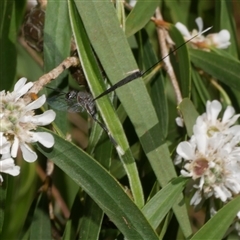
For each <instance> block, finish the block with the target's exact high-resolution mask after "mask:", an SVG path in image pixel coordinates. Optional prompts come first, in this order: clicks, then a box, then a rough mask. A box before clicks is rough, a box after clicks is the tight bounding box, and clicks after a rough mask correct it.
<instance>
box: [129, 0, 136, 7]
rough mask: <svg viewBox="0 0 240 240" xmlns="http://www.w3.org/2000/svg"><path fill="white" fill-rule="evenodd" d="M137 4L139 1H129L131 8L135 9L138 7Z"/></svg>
mask: <svg viewBox="0 0 240 240" xmlns="http://www.w3.org/2000/svg"><path fill="white" fill-rule="evenodd" d="M136 3H137V0H130V1H129V5H130V6H131V7H134V6H135V5H136Z"/></svg>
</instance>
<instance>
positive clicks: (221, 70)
mask: <svg viewBox="0 0 240 240" xmlns="http://www.w3.org/2000/svg"><path fill="white" fill-rule="evenodd" d="M189 52H190V57H191V61H192V62H193V63H194V65H195V66H196V67H199V68H201V69H202V70H203V71H205V72H207V73H208V74H210V75H212V76H213V77H214V78H217V79H218V80H220V81H221V82H223V83H224V84H226V85H228V86H229V87H232V88H236V89H238V90H240V75H239V74H238V72H239V68H240V62H239V61H238V60H233V59H230V58H229V57H224V56H221V57H219V55H217V54H215V53H212V52H205V51H202V50H196V49H189Z"/></svg>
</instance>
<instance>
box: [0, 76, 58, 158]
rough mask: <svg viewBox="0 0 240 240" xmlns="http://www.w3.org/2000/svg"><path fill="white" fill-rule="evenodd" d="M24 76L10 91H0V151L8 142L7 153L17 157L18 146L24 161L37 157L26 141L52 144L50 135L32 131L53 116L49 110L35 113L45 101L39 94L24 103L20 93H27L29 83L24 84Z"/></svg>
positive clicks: (50, 119)
mask: <svg viewBox="0 0 240 240" xmlns="http://www.w3.org/2000/svg"><path fill="white" fill-rule="evenodd" d="M26 81H27V79H26V78H21V79H20V80H19V81H18V82H17V83H16V84H15V86H14V91H13V92H7V93H6V92H5V91H1V92H0V108H1V113H0V121H1V125H0V153H1V151H2V152H4V151H6V149H7V147H6V145H7V144H8V143H10V145H11V148H9V151H10V153H11V156H12V157H13V158H15V157H16V156H17V150H18V148H19V147H20V149H21V151H22V154H23V158H24V159H25V160H26V161H28V162H33V161H35V160H36V159H37V154H36V153H35V152H34V151H33V150H32V149H31V148H30V147H29V145H28V144H30V143H33V142H40V143H41V144H42V145H44V146H45V147H48V148H50V147H52V146H53V144H54V138H53V136H52V135H51V134H49V133H45V132H35V131H34V130H36V128H37V127H38V126H44V125H47V124H50V123H51V122H52V121H53V120H54V119H55V116H56V114H55V112H54V111H53V110H48V111H45V112H44V113H43V114H40V115H35V113H34V111H33V110H35V109H38V108H40V107H41V106H42V105H43V104H44V103H45V101H46V97H45V95H42V96H41V97H39V98H38V99H36V100H35V101H33V102H31V103H27V102H26V101H25V100H24V98H23V95H24V94H26V93H27V92H28V90H29V89H30V88H31V87H32V85H33V83H32V82H29V83H27V84H26Z"/></svg>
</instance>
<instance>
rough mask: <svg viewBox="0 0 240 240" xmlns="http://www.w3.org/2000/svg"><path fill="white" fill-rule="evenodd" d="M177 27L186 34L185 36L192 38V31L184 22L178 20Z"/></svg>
mask: <svg viewBox="0 0 240 240" xmlns="http://www.w3.org/2000/svg"><path fill="white" fill-rule="evenodd" d="M175 27H176V28H177V29H178V30H179V32H180V33H181V34H182V35H183V36H184V37H187V38H190V37H191V34H190V32H189V31H188V29H187V27H186V26H185V25H183V24H182V23H180V22H177V23H176V24H175Z"/></svg>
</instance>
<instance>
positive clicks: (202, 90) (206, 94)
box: [191, 68, 211, 105]
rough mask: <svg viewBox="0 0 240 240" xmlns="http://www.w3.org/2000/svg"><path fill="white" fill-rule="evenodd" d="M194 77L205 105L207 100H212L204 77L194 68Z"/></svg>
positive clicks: (194, 82) (195, 84)
mask: <svg viewBox="0 0 240 240" xmlns="http://www.w3.org/2000/svg"><path fill="white" fill-rule="evenodd" d="M191 73H192V79H193V84H194V86H195V87H196V89H197V91H198V94H199V96H200V98H201V101H202V103H203V104H204V105H205V104H206V102H207V100H210V99H211V97H210V93H209V92H208V90H207V88H206V86H205V85H204V81H203V79H201V77H200V76H199V73H198V72H197V71H196V70H195V69H194V68H192V71H191Z"/></svg>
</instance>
